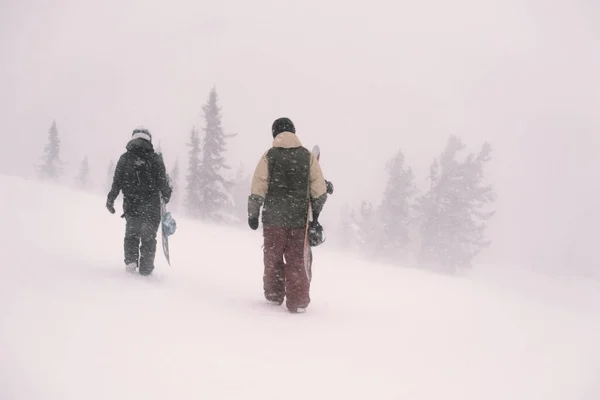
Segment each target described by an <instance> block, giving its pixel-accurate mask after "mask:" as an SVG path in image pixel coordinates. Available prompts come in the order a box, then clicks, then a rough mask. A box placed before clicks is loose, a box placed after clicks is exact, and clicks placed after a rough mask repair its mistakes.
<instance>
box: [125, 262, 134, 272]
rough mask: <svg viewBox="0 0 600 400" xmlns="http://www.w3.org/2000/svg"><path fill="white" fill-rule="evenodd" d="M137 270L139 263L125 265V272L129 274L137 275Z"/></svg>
mask: <svg viewBox="0 0 600 400" xmlns="http://www.w3.org/2000/svg"><path fill="white" fill-rule="evenodd" d="M136 269H137V263H129V264H127V265H125V271H127V272H129V273H130V274H133V273H135V270H136Z"/></svg>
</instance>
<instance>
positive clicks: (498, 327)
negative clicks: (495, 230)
mask: <svg viewBox="0 0 600 400" xmlns="http://www.w3.org/2000/svg"><path fill="white" fill-rule="evenodd" d="M0 187H2V192H1V194H0V206H2V209H3V210H4V212H3V218H2V219H3V221H2V228H3V234H2V242H1V245H0V259H1V260H2V264H1V265H0V268H1V278H0V399H2V400H25V399H27V400H31V399H40V400H41V399H43V400H54V399H56V400H70V399H73V400H81V399H86V400H92V399H111V400H116V399H129V400H133V399H140V400H150V399H160V400H166V399H248V400H251V399H260V400H270V399H273V400H280V399H286V400H293V399H302V400H306V399H311V400H314V399H378V400H381V399H413V400H419V399H423V400H425V399H426V400H434V399H435V400H439V399H445V400H471V399H478V400H493V399H502V400H509V399H510V400H515V399H524V400H525V399H527V400H541V399H543V400H551V399H557V400H559V399H560V400H566V399H569V400H573V399H585V400H588V399H589V400H592V399H600V368H599V367H600V357H599V351H600V345H599V341H600V307H599V305H600V301H599V299H600V295H599V287H600V286H599V285H598V283H596V282H590V281H583V280H579V279H575V278H572V279H571V278H569V279H567V278H549V277H545V278H543V279H542V278H539V279H538V278H536V277H529V279H524V276H521V275H520V274H515V275H514V276H511V277H510V279H504V280H501V279H499V278H498V277H490V276H489V275H488V274H483V276H481V275H477V276H474V277H473V276H471V277H463V278H452V277H445V276H439V275H434V274H429V273H426V272H422V271H418V270H414V269H409V268H400V267H393V266H387V265H379V264H374V263H369V262H368V261H364V260H358V259H356V258H355V257H353V256H352V255H346V254H342V253H336V252H334V251H333V250H332V249H328V248H327V244H325V245H323V247H319V248H317V249H315V251H314V253H315V264H314V271H313V273H314V277H313V285H312V291H311V297H312V303H311V305H310V307H309V308H308V311H307V313H306V314H297V315H294V314H289V313H288V312H287V311H286V309H285V307H284V306H282V307H275V306H271V305H268V304H266V303H265V302H264V300H263V297H262V249H261V245H262V241H261V239H262V237H261V235H260V233H259V232H253V231H250V230H249V229H248V230H247V231H246V230H242V229H235V228H228V227H220V226H212V225H207V224H203V223H199V222H194V221H189V220H186V219H184V218H181V217H178V216H177V214H175V217H176V218H177V221H178V231H177V233H176V234H175V235H174V236H172V237H171V252H172V264H173V265H172V266H168V265H167V264H166V262H165V259H164V257H163V255H162V250H161V249H160V242H159V244H158V250H157V257H156V260H157V262H156V269H155V273H154V275H153V276H151V277H147V278H146V277H141V276H134V275H129V274H127V273H126V272H125V269H124V265H123V262H122V258H123V254H122V239H123V231H124V220H123V219H121V218H119V216H118V214H116V215H111V214H109V213H108V212H107V211H106V209H105V208H104V203H105V199H104V197H102V196H98V195H95V194H89V193H83V192H79V191H75V190H71V189H67V188H64V187H58V186H53V185H50V184H43V183H39V182H35V181H28V180H24V179H21V178H14V177H0ZM117 203H118V205H119V207H117V212H119V211H120V210H119V209H120V201H117ZM492 278H493V279H492Z"/></svg>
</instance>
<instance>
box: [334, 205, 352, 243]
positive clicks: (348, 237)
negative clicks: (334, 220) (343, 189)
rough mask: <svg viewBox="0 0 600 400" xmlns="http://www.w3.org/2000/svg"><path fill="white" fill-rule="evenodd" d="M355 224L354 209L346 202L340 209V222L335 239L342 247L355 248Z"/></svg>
mask: <svg viewBox="0 0 600 400" xmlns="http://www.w3.org/2000/svg"><path fill="white" fill-rule="evenodd" d="M356 231H357V225H356V218H355V216H354V211H353V210H352V209H351V208H350V206H349V205H348V204H344V205H343V206H342V208H341V210H340V223H339V226H338V234H337V235H336V236H337V241H338V244H339V245H340V246H341V247H342V248H346V249H355V247H356V242H357V236H356Z"/></svg>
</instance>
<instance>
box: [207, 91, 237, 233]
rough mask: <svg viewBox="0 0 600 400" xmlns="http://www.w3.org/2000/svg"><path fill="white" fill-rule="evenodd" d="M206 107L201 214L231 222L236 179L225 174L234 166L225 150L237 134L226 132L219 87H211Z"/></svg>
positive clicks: (220, 220) (211, 218)
mask: <svg viewBox="0 0 600 400" xmlns="http://www.w3.org/2000/svg"><path fill="white" fill-rule="evenodd" d="M202 109H203V111H204V120H205V128H204V140H203V146H202V159H201V162H200V166H199V169H198V173H199V180H200V186H199V189H200V192H199V211H200V217H201V218H203V219H208V220H212V221H219V222H223V221H228V222H231V215H230V213H231V211H232V208H233V200H232V198H231V189H232V188H233V182H231V181H230V180H228V179H227V178H226V177H225V176H224V175H223V174H224V172H225V171H226V170H229V169H230V167H229V166H228V165H227V164H226V162H225V158H224V157H223V153H224V152H225V151H226V139H227V138H229V137H233V136H235V135H226V134H225V133H224V132H223V127H222V123H221V108H220V107H219V105H218V96H217V91H216V89H214V88H213V89H212V90H211V92H210V94H209V97H208V102H207V103H206V104H205V105H204V106H203V107H202Z"/></svg>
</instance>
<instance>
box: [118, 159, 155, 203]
mask: <svg viewBox="0 0 600 400" xmlns="http://www.w3.org/2000/svg"><path fill="white" fill-rule="evenodd" d="M156 171H157V169H156V162H155V159H154V157H153V153H139V152H132V151H129V152H127V160H126V162H125V168H124V171H123V194H124V195H127V196H129V195H131V196H135V197H149V196H151V195H153V194H154V193H158V186H157V182H156Z"/></svg>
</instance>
